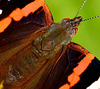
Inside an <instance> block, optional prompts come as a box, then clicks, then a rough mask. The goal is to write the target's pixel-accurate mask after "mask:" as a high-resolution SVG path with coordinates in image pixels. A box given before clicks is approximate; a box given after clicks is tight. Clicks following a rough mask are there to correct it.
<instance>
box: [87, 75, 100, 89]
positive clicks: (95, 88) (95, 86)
mask: <svg viewBox="0 0 100 89" xmlns="http://www.w3.org/2000/svg"><path fill="white" fill-rule="evenodd" d="M86 89H100V77H99V79H98V80H97V81H95V82H94V83H92V84H91V85H90V86H89V87H87V88H86Z"/></svg>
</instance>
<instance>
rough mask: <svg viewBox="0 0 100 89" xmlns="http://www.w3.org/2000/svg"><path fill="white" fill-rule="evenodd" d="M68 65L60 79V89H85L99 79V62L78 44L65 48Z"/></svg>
mask: <svg viewBox="0 0 100 89" xmlns="http://www.w3.org/2000/svg"><path fill="white" fill-rule="evenodd" d="M66 55H67V56H68V62H69V65H68V67H67V68H66V70H65V72H64V75H63V77H62V79H61V83H60V84H61V85H62V84H64V85H63V86H62V87H60V89H86V88H87V87H88V86H89V85H91V84H92V83H93V82H95V81H96V80H98V78H99V77H100V61H99V60H98V59H97V58H96V57H95V56H93V55H92V54H91V53H89V52H88V51H87V50H86V49H84V48H83V47H81V46H80V45H78V44H75V43H73V42H72V43H70V44H69V45H68V47H67V51H66Z"/></svg>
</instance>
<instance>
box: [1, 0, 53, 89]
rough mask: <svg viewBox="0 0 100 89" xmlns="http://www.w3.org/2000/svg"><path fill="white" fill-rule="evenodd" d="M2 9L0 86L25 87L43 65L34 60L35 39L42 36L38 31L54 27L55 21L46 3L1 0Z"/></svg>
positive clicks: (33, 0) (34, 0)
mask: <svg viewBox="0 0 100 89" xmlns="http://www.w3.org/2000/svg"><path fill="white" fill-rule="evenodd" d="M0 9H2V10H3V13H2V14H1V15H0V83H1V82H3V86H4V89H12V88H13V89H20V88H24V87H25V86H29V85H30V84H29V83H30V82H29V81H31V78H32V76H33V77H35V74H37V72H38V71H39V70H41V69H39V68H40V67H41V66H42V65H43V64H40V65H39V64H38V63H40V62H38V63H37V64H36V61H35V60H34V62H33V61H32V59H34V58H36V56H34V53H33V51H32V50H33V48H32V45H33V44H32V40H33V39H34V37H38V36H39V35H41V34H42V32H40V33H37V34H36V31H38V30H40V28H41V27H44V26H49V25H51V24H52V23H53V19H52V16H51V13H50V11H49V9H48V7H47V6H46V4H45V2H44V0H10V1H8V0H1V1H0ZM35 64H36V65H35ZM34 66H35V67H36V66H37V67H36V69H35V67H34ZM32 68H33V69H32ZM37 70H38V71H37ZM34 71H35V72H34ZM37 78H38V77H36V79H34V78H33V80H35V82H36V81H38V80H37ZM35 82H34V84H33V85H34V86H35V85H36V84H35ZM30 87H31V86H30Z"/></svg>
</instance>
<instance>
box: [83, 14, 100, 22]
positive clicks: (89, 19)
mask: <svg viewBox="0 0 100 89" xmlns="http://www.w3.org/2000/svg"><path fill="white" fill-rule="evenodd" d="M99 17H100V15H98V16H94V17H91V18H88V19H84V20H82V22H83V21H87V20H90V19H95V18H99Z"/></svg>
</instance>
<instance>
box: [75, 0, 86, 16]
mask: <svg viewBox="0 0 100 89" xmlns="http://www.w3.org/2000/svg"><path fill="white" fill-rule="evenodd" d="M85 2H86V0H84V2H83V4H82V6H81V8H80V9H79V11H78V12H77V14H76V16H75V17H77V15H78V14H79V12H80V11H81V9H82V8H83V6H84V4H85Z"/></svg>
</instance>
